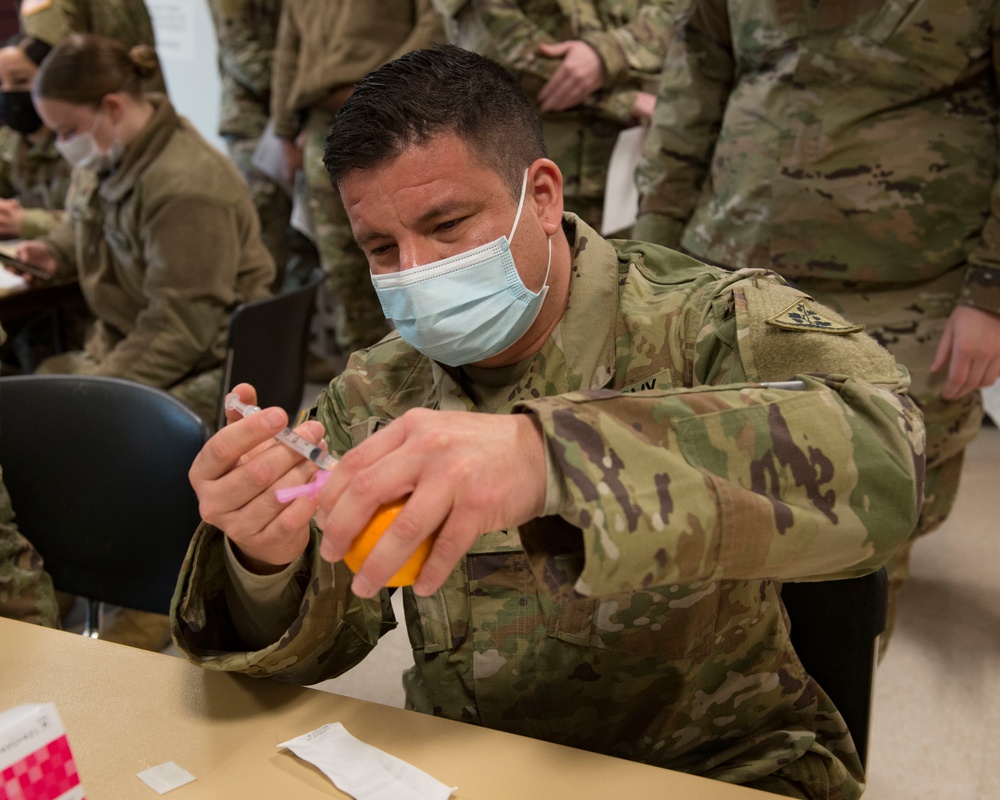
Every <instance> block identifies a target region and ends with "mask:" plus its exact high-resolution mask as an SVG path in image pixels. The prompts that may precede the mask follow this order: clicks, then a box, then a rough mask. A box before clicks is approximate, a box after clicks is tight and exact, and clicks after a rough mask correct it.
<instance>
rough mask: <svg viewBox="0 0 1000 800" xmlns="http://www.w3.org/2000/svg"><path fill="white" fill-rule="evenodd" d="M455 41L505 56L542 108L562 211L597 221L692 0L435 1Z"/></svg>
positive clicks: (644, 118) (646, 113)
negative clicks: (614, 169) (611, 168)
mask: <svg viewBox="0 0 1000 800" xmlns="http://www.w3.org/2000/svg"><path fill="white" fill-rule="evenodd" d="M437 2H438V5H439V6H441V7H442V8H444V9H445V10H446V11H447V12H448V13H449V15H450V17H451V20H452V26H451V27H452V32H453V37H452V38H453V40H454V42H455V43H456V44H458V45H460V46H462V47H465V48H467V49H469V50H474V51H475V52H477V53H480V54H482V55H485V56H488V57H490V58H492V59H494V60H495V61H499V62H500V63H501V64H505V65H506V66H507V67H509V68H510V69H511V70H513V71H514V73H515V74H516V75H517V76H518V77H519V78H520V79H521V83H522V85H523V86H524V88H525V89H526V90H527V92H528V94H529V95H531V96H532V97H533V98H535V100H536V108H537V109H538V110H539V112H540V117H541V121H542V131H543V133H544V136H545V146H546V148H547V149H548V152H549V157H550V158H551V159H552V160H553V161H555V162H556V164H558V165H559V169H560V171H561V172H562V174H563V179H564V181H565V183H564V198H565V202H566V209H567V210H568V211H572V212H573V213H575V214H577V215H578V216H580V217H581V218H583V220H584V221H586V222H587V223H588V224H589V225H591V226H593V227H595V228H600V225H601V217H602V215H603V210H604V188H605V185H606V183H607V174H608V162H609V161H610V159H611V151H612V149H613V148H614V146H615V141H616V140H617V138H618V134H619V133H620V132H621V131H622V130H624V129H625V128H627V127H631V126H633V125H636V124H638V123H639V122H648V121H649V117H650V115H651V113H652V108H653V103H654V102H655V94H654V93H655V91H656V85H657V82H658V79H659V75H660V69H661V67H662V65H663V57H664V55H665V54H666V50H667V44H668V42H669V41H670V36H671V33H672V31H673V21H674V18H675V17H676V16H677V14H678V11H679V10H680V9H681V8H683V7H684V5H686V0H656V2H639V0H519V1H518V2H516V3H515V2H508V1H507V0H437Z"/></svg>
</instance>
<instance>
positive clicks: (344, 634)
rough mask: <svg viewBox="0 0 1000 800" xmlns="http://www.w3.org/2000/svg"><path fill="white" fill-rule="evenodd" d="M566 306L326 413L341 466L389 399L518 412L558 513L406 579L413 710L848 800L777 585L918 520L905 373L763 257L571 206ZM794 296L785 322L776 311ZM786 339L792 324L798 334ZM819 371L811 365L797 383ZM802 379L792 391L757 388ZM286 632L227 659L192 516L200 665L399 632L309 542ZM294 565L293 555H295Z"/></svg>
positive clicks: (251, 660) (820, 572)
mask: <svg viewBox="0 0 1000 800" xmlns="http://www.w3.org/2000/svg"><path fill="white" fill-rule="evenodd" d="M564 228H565V230H566V232H567V236H568V239H569V243H570V248H571V251H572V253H573V255H574V262H573V265H572V273H571V278H570V281H571V285H570V298H569V305H568V307H567V310H566V312H565V315H564V316H563V318H562V320H561V322H560V324H559V328H558V329H557V331H556V332H555V333H554V334H553V336H551V337H550V338H549V340H548V341H547V342H546V343H545V345H544V346H543V347H542V349H541V351H540V352H539V353H537V354H536V355H535V356H533V357H531V358H529V359H527V360H526V361H525V362H522V363H521V364H518V365H513V366H511V367H506V368H501V369H497V370H472V369H469V368H465V369H464V370H447V371H446V370H444V369H442V368H441V367H440V366H438V365H437V364H435V363H433V362H431V361H430V360H429V359H427V358H426V357H424V356H421V355H420V354H419V353H417V352H415V351H414V350H413V349H412V348H411V347H409V345H407V344H406V343H405V342H403V341H402V340H401V339H399V338H398V337H395V336H390V337H388V338H387V339H386V340H384V341H383V342H381V343H380V344H378V345H376V346H375V347H373V348H370V349H369V350H366V351H362V352H360V353H356V354H355V355H354V356H353V357H352V359H351V361H350V362H349V364H348V367H347V370H346V371H345V373H344V374H343V375H342V376H340V377H339V378H338V379H337V380H335V381H334V382H333V383H331V385H330V387H329V389H328V391H327V392H326V393H325V394H323V395H321V396H320V398H319V406H318V410H317V416H318V419H319V420H320V421H321V422H322V423H323V424H324V426H325V428H326V432H327V438H328V441H329V444H330V448H331V450H332V451H336V452H338V453H343V452H344V451H346V450H347V449H348V448H350V447H351V446H353V445H356V444H358V443H359V442H360V441H362V440H363V439H365V438H366V437H367V436H369V435H371V433H372V432H373V431H375V430H376V429H377V428H379V427H380V426H382V425H385V424H387V423H391V420H393V419H395V418H398V417H399V416H400V415H401V414H403V413H404V412H405V411H406V410H408V409H410V408H413V407H416V406H423V407H427V408H440V409H450V410H454V409H461V410H468V411H470V412H483V413H499V414H505V413H515V412H522V413H529V414H532V415H533V417H534V419H535V420H536V421H537V422H538V424H539V427H540V429H541V431H542V433H543V437H544V441H545V444H546V446H547V448H548V451H549V455H550V458H551V461H552V463H553V465H554V469H553V473H554V475H555V480H556V481H557V482H558V483H559V484H560V485H561V492H560V493H561V495H562V498H563V499H562V502H561V505H560V507H559V508H558V516H555V515H553V516H546V517H541V518H539V519H536V520H534V521H533V522H531V523H529V524H527V525H524V526H523V527H521V528H520V529H510V530H502V531H494V532H492V533H489V534H486V535H484V536H482V537H481V538H480V539H479V540H478V541H477V543H476V544H475V545H474V546H473V548H472V550H471V551H470V552H469V554H468V555H467V556H466V557H465V558H463V559H462V560H461V561H460V563H459V565H458V566H457V568H456V569H455V571H454V572H453V574H452V575H451V577H450V578H449V579H448V580H447V581H446V583H445V585H444V586H443V588H442V589H441V590H440V591H438V592H437V593H436V594H434V595H432V596H430V597H426V598H423V597H417V596H415V595H414V594H413V593H412V591H411V590H409V589H404V590H403V592H404V595H403V597H404V604H405V607H406V624H407V627H408V629H409V635H410V640H411V643H412V645H413V654H414V660H415V666H414V667H412V668H410V669H409V670H407V672H406V673H405V675H404V684H405V687H406V691H407V701H408V705H409V706H410V707H412V708H414V709H416V710H419V711H422V712H425V713H429V714H436V715H439V716H444V717H449V718H451V719H455V720H461V721H465V722H471V723H474V724H480V725H485V726H488V727H492V728H498V729H502V730H506V731H512V732H514V733H518V734H524V735H527V736H533V737H536V738H540V739H547V740H550V741H555V742H559V743H563V744H567V745H571V746H574V747H580V748H584V749H588V750H595V751H598V752H602V753H609V754H612V755H616V756H621V757H624V758H629V759H633V760H636V761H641V762H646V763H649V764H654V765H658V766H663V767H669V768H671V769H678V770H683V771H686V772H692V773H698V774H702V775H706V776H708V777H711V778H716V779H719V780H725V781H730V782H737V783H743V784H749V785H753V786H756V787H758V788H761V789H765V790H771V791H776V792H778V793H782V794H786V795H791V796H795V797H809V798H820V797H822V798H855V797H858V796H859V794H860V791H861V788H862V785H863V777H862V774H861V768H860V764H859V762H858V758H857V754H856V752H855V750H854V747H853V745H852V743H851V739H850V736H849V734H848V733H847V730H846V727H845V725H844V722H843V719H842V718H841V717H840V715H839V714H838V713H837V711H836V709H835V708H834V707H833V706H832V704H831V702H830V700H829V698H827V697H826V695H825V694H824V693H823V691H822V690H821V689H820V688H819V687H818V686H817V685H816V684H815V683H814V682H813V681H812V679H811V678H810V677H809V676H808V675H807V674H806V673H805V672H804V670H803V668H802V665H801V664H800V663H799V661H798V659H797V657H796V655H795V652H794V650H793V649H792V647H791V645H790V643H789V638H788V622H787V619H786V617H785V614H784V610H783V607H782V605H781V603H780V598H779V586H778V584H777V583H776V581H787V580H799V579H820V578H833V577H842V576H844V577H846V576H851V575H857V574H861V573H863V572H866V571H869V570H872V569H875V568H876V567H878V566H879V565H880V564H881V563H882V562H884V561H885V559H886V558H887V557H888V556H889V554H890V553H891V552H892V550H893V549H894V548H895V547H896V546H897V545H898V544H899V543H900V542H901V541H903V540H905V538H906V536H907V534H908V533H909V531H910V530H911V528H912V525H913V523H914V521H915V518H916V513H917V505H918V498H919V496H920V477H921V475H922V458H923V456H922V448H923V438H922V436H923V434H922V425H921V420H920V416H919V413H918V412H917V411H916V410H915V408H914V407H913V406H912V404H911V403H909V401H908V400H907V399H906V397H905V384H906V380H905V373H902V372H901V371H900V370H898V369H897V367H896V365H895V363H894V361H893V359H892V358H891V357H890V356H889V355H888V353H886V352H885V351H884V350H882V349H881V348H880V347H878V345H877V344H876V343H875V342H873V341H872V340H871V339H870V338H868V337H866V336H864V335H861V334H857V333H853V334H851V333H846V332H845V333H843V334H842V335H836V334H834V333H831V332H827V331H836V330H838V329H840V330H843V331H847V330H852V328H851V326H849V325H847V324H845V323H844V322H843V320H841V319H839V318H838V317H836V315H834V314H833V312H824V311H823V310H822V309H819V308H817V307H816V306H815V304H811V303H809V301H808V300H806V299H803V297H802V295H801V293H799V292H797V291H795V290H793V289H791V288H788V287H785V286H782V285H780V283H779V281H778V280H777V279H776V278H775V276H773V275H771V274H767V273H764V272H763V271H758V270H747V271H743V272H739V273H736V274H728V273H725V272H723V271H721V270H717V269H715V268H713V267H708V266H705V265H703V264H700V263H698V262H696V261H694V260H693V259H689V258H687V257H685V256H682V255H680V254H678V253H675V252H673V251H669V250H666V249H664V248H660V247H657V246H655V245H648V244H644V243H640V242H625V241H616V242H608V241H606V240H604V239H601V238H600V237H599V236H598V235H597V234H596V233H595V232H594V231H593V230H592V229H590V228H589V227H588V226H586V225H585V224H584V223H583V222H582V221H580V220H579V219H577V218H576V217H573V216H572V215H568V216H567V217H566V219H565V223H564ZM797 306H803V307H804V309H805V310H806V312H807V314H808V315H810V316H811V319H812V320H814V321H813V322H812V323H809V322H807V323H805V324H803V325H802V326H801V327H800V329H798V330H794V329H792V330H786V329H783V328H781V327H778V326H777V325H775V324H769V323H768V322H766V320H769V319H773V320H775V321H777V322H780V320H781V319H782V318H783V317H784V316H787V315H786V314H785V313H784V312H785V311H786V310H787V309H788V308H789V307H797ZM789 327H791V328H794V326H792V325H789ZM806 373H809V374H806ZM794 375H798V376H799V377H800V378H801V379H802V380H803V381H804V390H803V391H787V390H778V389H771V388H765V387H762V386H761V385H759V384H758V383H757V381H761V380H766V381H772V380H782V379H787V378H791V377H792V376H794ZM313 533H314V536H313V541H312V544H311V546H310V547H309V548H308V549H307V551H306V554H305V557H304V559H303V568H302V570H301V571H300V574H298V575H297V576H296V580H297V585H298V587H300V588H301V595H302V596H301V602H300V604H299V605H298V606H297V607H294V611H293V617H294V616H295V613H296V612H297V614H298V617H297V618H295V619H292V620H290V625H289V627H288V628H287V630H286V631H285V633H284V634H283V635H281V636H280V638H279V640H278V641H274V642H273V643H271V644H268V645H266V646H262V647H261V648H260V649H257V650H253V649H251V650H250V651H249V652H243V651H244V650H245V649H246V648H245V645H244V640H243V639H241V636H240V634H239V633H238V632H237V630H236V628H235V627H234V621H233V620H234V617H233V616H232V615H231V614H230V611H229V606H228V601H227V592H230V591H232V590H231V585H230V584H229V583H228V580H227V573H226V569H227V568H226V565H225V555H224V549H225V548H224V547H223V541H224V537H223V535H222V533H221V532H219V531H218V530H216V529H214V528H212V527H210V526H207V525H206V526H202V528H201V529H199V531H198V533H197V534H196V536H195V539H194V541H193V543H192V546H191V549H190V550H189V552H188V556H187V559H186V561H185V565H184V567H183V568H182V574H181V580H180V583H179V585H178V589H177V593H176V595H175V608H174V625H175V627H174V635H175V638H176V640H177V642H178V645H179V647H180V648H181V650H182V651H183V652H185V654H186V655H187V656H188V658H190V659H191V660H192V661H194V662H195V663H198V664H201V665H203V666H206V667H209V668H212V669H222V670H232V671H238V672H245V673H248V674H251V675H257V676H274V677H277V678H281V679H283V680H289V681H296V682H302V683H313V682H316V681H319V680H323V679H325V678H329V677H333V676H335V675H337V674H338V673H340V672H342V671H344V670H346V669H348V668H349V667H351V666H353V665H354V664H356V663H358V662H359V661H360V660H361V659H362V658H363V657H364V656H365V655H366V654H367V653H368V652H369V650H370V649H371V648H372V647H373V646H374V644H375V643H376V641H377V640H378V638H379V636H380V635H382V634H383V633H385V632H386V631H387V630H390V629H391V628H393V627H394V626H395V620H394V619H393V618H392V611H391V606H390V604H389V599H388V595H387V593H386V592H383V593H382V595H381V597H380V598H378V599H375V600H372V601H361V600H358V599H357V598H355V597H353V596H352V595H351V593H350V590H349V585H350V573H349V572H348V571H347V568H346V567H345V566H344V565H343V564H342V563H338V564H334V565H331V564H327V563H326V562H324V561H322V560H321V559H320V557H319V555H318V536H319V534H318V531H315V530H314V532H313ZM293 569H294V567H293Z"/></svg>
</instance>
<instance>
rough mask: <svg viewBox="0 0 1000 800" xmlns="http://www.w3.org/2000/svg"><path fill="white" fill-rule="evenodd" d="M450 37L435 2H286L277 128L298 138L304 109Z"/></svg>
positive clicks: (278, 57)
mask: <svg viewBox="0 0 1000 800" xmlns="http://www.w3.org/2000/svg"><path fill="white" fill-rule="evenodd" d="M443 40H444V29H443V28H442V25H441V16H440V14H438V12H437V11H436V10H435V9H434V7H433V6H432V5H431V0H381V2H378V3H372V2H369V0H340V1H339V2H336V3H330V2H326V3H317V2H314V0H284V3H283V5H282V9H281V22H280V23H279V26H278V43H277V46H276V47H275V51H274V76H273V78H272V81H271V116H272V117H273V118H274V132H275V133H276V134H277V135H278V136H281V137H283V138H286V139H291V138H293V137H295V136H296V135H297V134H298V132H299V130H300V128H301V125H300V119H299V114H300V112H302V111H304V110H306V109H308V108H310V107H311V106H313V105H317V104H321V103H323V102H324V101H325V100H326V99H327V97H328V96H329V95H330V93H331V92H332V91H334V90H335V89H339V88H341V87H343V86H351V85H353V84H355V83H357V82H358V81H360V80H361V79H362V78H363V77H364V76H365V75H367V74H368V73H369V72H371V71H372V70H373V69H376V68H377V67H381V66H382V65H383V64H385V63H386V62H387V61H391V60H392V59H394V58H397V57H398V56H401V55H403V54H404V53H408V52H410V51H411V50H419V49H421V48H424V47H430V46H431V45H432V44H434V43H435V42H441V41H443Z"/></svg>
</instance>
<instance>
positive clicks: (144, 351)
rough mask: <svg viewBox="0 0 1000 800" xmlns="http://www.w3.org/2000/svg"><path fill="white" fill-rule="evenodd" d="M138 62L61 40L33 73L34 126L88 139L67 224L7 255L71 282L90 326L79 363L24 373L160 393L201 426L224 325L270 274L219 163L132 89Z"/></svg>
mask: <svg viewBox="0 0 1000 800" xmlns="http://www.w3.org/2000/svg"><path fill="white" fill-rule="evenodd" d="M139 49H140V48H133V50H132V51H130V52H129V53H126V52H125V51H124V49H123V48H122V47H121V45H120V44H118V43H117V42H115V41H113V40H111V39H106V38H104V37H101V36H94V35H87V34H73V35H72V36H71V37H69V38H67V39H66V40H65V41H64V42H63V43H62V44H60V45H58V46H57V47H56V48H55V49H54V50H53V51H52V53H51V54H49V56H48V57H47V58H46V59H45V63H44V65H43V66H42V68H41V70H40V72H39V73H38V78H37V84H36V87H35V96H36V100H37V104H38V110H39V113H41V114H42V116H43V118H46V119H48V121H49V122H50V123H51V124H50V127H52V128H53V129H54V130H58V131H60V133H62V134H63V137H64V138H65V139H67V140H68V141H69V142H74V141H76V140H77V139H79V138H81V137H82V136H83V134H85V133H89V134H90V136H91V138H92V141H93V145H94V151H93V152H92V153H91V155H92V156H93V160H90V161H85V162H81V163H80V165H79V166H78V167H77V169H75V170H74V171H73V183H72V185H71V187H70V193H69V198H68V200H67V208H68V213H69V220H68V221H67V222H66V224H65V225H63V226H62V227H60V228H57V229H55V230H54V231H52V232H51V233H49V234H48V235H47V236H46V237H44V238H42V239H36V240H33V241H29V242H24V243H23V244H21V245H20V247H19V250H18V253H19V255H20V256H21V257H22V258H23V259H24V260H26V261H30V262H32V263H35V264H38V265H39V266H41V267H42V268H44V269H47V270H48V271H50V272H56V273H58V274H61V275H66V276H68V275H76V276H78V277H79V280H80V288H81V290H82V292H83V296H84V299H85V300H86V302H87V307H88V308H89V309H90V311H91V312H92V313H93V314H94V316H95V317H96V320H95V323H94V326H93V328H92V330H91V331H90V333H89V335H88V337H87V341H86V345H85V347H84V351H83V352H82V353H81V352H69V353H63V354H61V355H59V356H55V357H54V358H52V359H50V360H48V361H46V362H44V363H43V364H42V366H41V367H39V370H38V371H39V372H51V373H88V374H97V375H111V376H114V377H119V378H126V379H128V380H134V381H138V382H139V383H145V384H147V385H149V386H156V387H159V388H161V389H166V390H167V391H169V392H171V393H172V394H174V395H176V396H177V397H179V398H180V399H181V400H182V401H183V402H185V403H186V404H187V405H188V406H190V407H191V408H192V409H193V410H194V411H195V412H197V413H198V414H200V415H201V416H202V417H203V418H204V419H205V420H206V422H208V424H209V425H213V424H214V419H215V415H216V413H217V407H218V398H219V388H220V385H221V382H222V378H221V372H222V360H223V357H224V355H225V349H226V335H227V332H228V328H229V318H230V315H231V313H232V311H233V309H234V308H235V307H236V306H237V305H239V304H240V303H243V302H246V301H248V300H255V299H258V298H261V297H266V296H267V295H268V292H269V286H270V284H271V281H272V280H273V278H274V262H273V261H272V260H271V257H270V255H269V254H268V252H267V250H266V249H265V248H264V246H263V243H262V242H261V239H260V227H259V223H258V221H257V214H256V212H255V211H254V209H253V206H252V205H251V203H250V198H249V195H248V193H247V189H246V185H245V184H244V182H243V180H242V179H241V177H240V175H239V173H237V172H236V170H235V168H234V167H233V165H232V164H231V163H230V162H229V159H227V158H226V157H225V156H223V155H221V154H220V153H219V152H218V151H217V150H216V149H215V148H213V147H212V146H211V145H209V144H208V143H207V142H206V141H205V140H204V139H203V138H202V137H201V136H200V135H199V134H198V133H197V131H195V130H194V128H193V127H192V126H191V124H190V123H189V122H187V120H185V119H183V118H181V117H179V116H178V115H177V113H176V112H175V111H174V108H173V106H172V105H171V104H170V101H169V100H168V99H167V98H166V96H164V95H162V94H157V93H146V92H144V91H143V90H142V88H141V81H142V79H143V78H144V77H146V76H147V75H148V74H149V71H150V70H151V69H155V55H154V54H153V53H152V51H151V50H149V49H148V48H146V49H145V50H146V55H147V56H148V57H149V58H150V59H152V62H153V63H152V64H150V63H149V62H142V63H140V62H138V61H137V60H136V57H137V55H138V53H137V51H138V50H139ZM64 132H65V133H64ZM119 148H120V149H119ZM116 151H117V154H116V155H115V153H116Z"/></svg>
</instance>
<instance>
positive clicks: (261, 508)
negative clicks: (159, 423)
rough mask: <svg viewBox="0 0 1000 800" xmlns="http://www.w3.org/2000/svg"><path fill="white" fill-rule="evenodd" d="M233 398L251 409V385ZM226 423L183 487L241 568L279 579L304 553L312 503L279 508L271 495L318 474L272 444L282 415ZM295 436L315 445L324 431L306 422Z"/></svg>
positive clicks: (231, 418)
mask: <svg viewBox="0 0 1000 800" xmlns="http://www.w3.org/2000/svg"><path fill="white" fill-rule="evenodd" d="M233 391H234V392H236V393H237V394H238V395H239V397H240V399H241V400H242V401H243V402H245V403H251V404H253V403H255V402H256V398H257V395H256V392H255V391H254V389H253V387H252V386H250V385H249V384H245V383H241V384H240V385H239V386H237V387H236V388H235V389H234V390H233ZM226 416H227V419H228V424H227V425H226V426H225V427H224V428H223V429H222V430H220V431H219V432H218V433H216V434H215V435H214V436H213V437H212V438H211V439H209V440H208V442H206V443H205V446H204V447H203V448H202V449H201V452H200V453H198V455H197V456H196V457H195V460H194V463H193V464H192V465H191V469H190V471H189V472H188V479H189V480H190V481H191V485H192V486H193V487H194V491H195V494H197V495H198V502H199V509H200V512H201V517H202V519H203V520H205V522H208V523H210V524H212V525H214V526H215V527H217V528H219V529H220V530H222V531H225V533H226V535H227V536H228V537H229V539H230V541H232V543H233V544H234V545H236V547H237V549H238V552H239V557H240V561H241V562H242V563H243V565H244V566H245V567H246V568H247V569H249V570H250V571H251V572H256V573H258V574H268V573H273V572H278V571H280V570H281V569H282V568H283V567H284V566H285V565H287V564H289V563H291V562H292V561H294V560H295V559H296V558H298V556H299V555H300V554H301V553H302V552H303V551H304V550H305V549H306V545H307V544H308V543H309V521H310V520H311V519H312V516H313V514H314V513H315V511H316V501H315V500H314V499H311V498H308V497H300V498H298V499H296V500H294V501H292V502H291V503H288V504H287V505H286V504H281V503H279V502H278V501H277V500H276V499H275V497H274V491H275V489H280V488H284V487H286V486H295V485H298V484H302V483H306V482H308V481H309V479H310V478H311V476H312V474H313V473H314V472H315V471H316V470H315V467H313V466H312V464H311V463H310V462H308V461H304V460H303V459H302V456H300V455H298V454H297V453H295V452H294V451H292V450H290V449H289V448H287V447H284V446H282V445H280V444H278V443H277V442H276V441H274V439H273V437H274V435H275V434H276V433H278V432H279V431H280V430H281V429H282V428H284V427H285V426H286V425H287V424H288V415H287V414H285V412H284V411H283V410H282V409H280V408H266V409H263V410H262V411H259V412H257V413H256V414H251V415H250V416H248V417H246V418H245V419H241V418H240V415H239V413H238V412H236V411H227V412H226ZM296 432H297V433H300V434H301V435H302V436H304V437H306V438H307V439H309V441H311V442H319V441H321V440H322V437H323V426H322V425H321V424H320V423H319V422H316V421H310V422H306V423H304V424H303V425H300V426H299V427H298V428H296Z"/></svg>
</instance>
